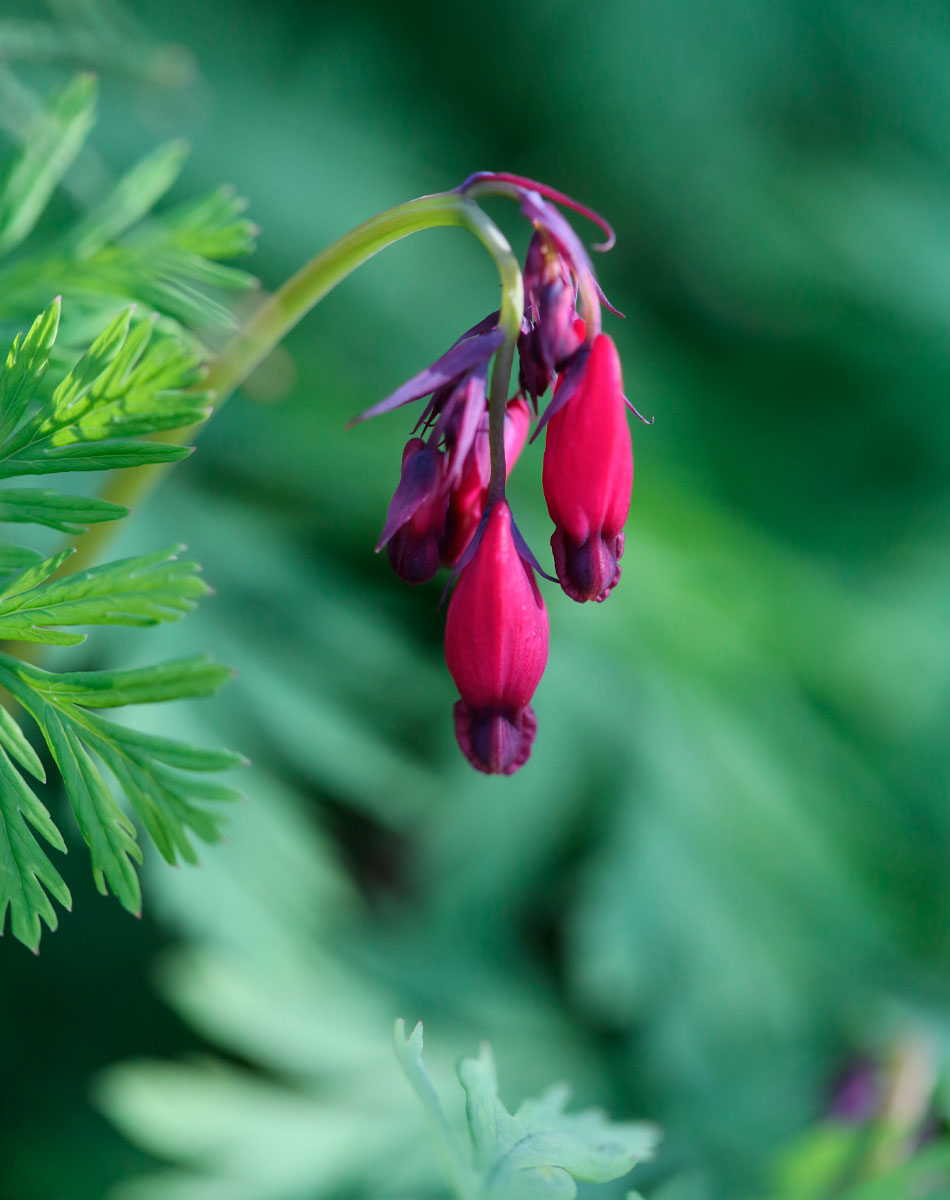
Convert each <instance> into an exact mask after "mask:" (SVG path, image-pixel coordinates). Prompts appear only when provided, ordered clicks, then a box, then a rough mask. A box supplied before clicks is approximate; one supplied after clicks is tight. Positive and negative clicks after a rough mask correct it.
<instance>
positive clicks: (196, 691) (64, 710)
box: [0, 654, 244, 948]
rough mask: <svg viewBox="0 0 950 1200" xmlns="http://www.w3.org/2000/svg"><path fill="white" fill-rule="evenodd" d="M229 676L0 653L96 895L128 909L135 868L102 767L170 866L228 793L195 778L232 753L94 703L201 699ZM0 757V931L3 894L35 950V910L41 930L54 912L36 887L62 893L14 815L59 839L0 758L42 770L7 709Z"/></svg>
mask: <svg viewBox="0 0 950 1200" xmlns="http://www.w3.org/2000/svg"><path fill="white" fill-rule="evenodd" d="M230 674H231V673H230V672H229V671H228V670H226V669H225V668H223V667H221V666H220V665H218V664H216V663H213V662H211V660H209V659H207V658H197V659H183V660H179V661H178V662H170V663H162V664H160V665H158V666H156V667H148V668H142V669H139V670H134V671H86V672H74V673H72V674H55V673H52V672H49V671H44V670H42V669H41V668H39V667H34V666H31V665H29V664H27V663H22V662H19V661H18V660H17V659H15V658H13V657H11V656H10V655H7V654H0V684H2V685H3V687H5V688H6V689H7V691H8V692H9V693H10V694H11V695H12V696H13V697H14V699H16V700H17V702H18V703H19V704H20V705H21V706H22V707H23V709H24V710H25V711H26V712H28V713H29V714H30V716H31V717H32V718H33V720H34V721H35V722H36V724H37V726H38V728H39V730H40V732H41V734H42V735H43V738H44V740H45V741H46V744H47V746H48V747H49V749H50V752H51V754H52V756H53V759H54V761H55V763H56V766H57V769H58V771H59V773H60V775H61V776H62V778H63V783H64V786H65V788H66V794H67V796H68V797H69V801H70V805H71V807H72V810H73V813H74V815H75V817H76V822H77V824H78V826H79V829H80V831H81V833H82V836H83V838H84V840H85V841H86V843H87V845H88V846H89V849H90V852H91V855H92V869H93V877H94V879H95V882H96V886H97V887H98V888H99V890H100V891H101V892H103V893H105V892H107V891H111V892H113V893H114V894H115V896H116V897H117V898H118V899H119V901H120V902H121V903H122V904H123V905H124V906H125V907H126V908H127V909H129V911H130V912H138V911H139V909H140V906H141V889H140V885H139V880H138V874H137V871H136V864H137V863H139V862H141V861H142V850H141V847H140V846H139V843H138V840H137V837H136V830H135V825H134V824H133V822H132V819H131V818H130V816H129V815H128V814H127V813H126V812H125V811H124V810H123V809H122V807H121V806H120V805H119V803H118V802H117V800H116V797H115V795H114V794H113V791H112V788H111V787H110V786H109V784H108V782H107V779H106V776H105V775H104V774H103V768H105V770H106V771H107V772H108V773H109V775H110V776H111V777H112V779H113V780H114V781H115V783H116V784H117V785H118V787H119V789H120V790H121V793H122V794H123V795H124V796H125V797H126V798H127V799H128V800H129V802H130V803H131V805H132V809H133V811H134V813H135V815H136V816H137V817H138V818H139V820H140V821H141V822H142V824H143V826H144V827H145V829H146V831H147V832H148V834H149V835H150V837H151V838H152V840H153V841H154V843H155V845H156V846H157V848H158V850H159V851H160V853H161V854H162V855H163V856H164V857H165V858H166V859H167V860H168V861H169V862H172V863H174V862H177V861H178V860H179V859H184V860H185V861H188V862H195V861H196V858H197V856H196V854H195V850H194V846H193V845H192V842H191V838H190V835H194V836H195V837H197V838H200V839H201V840H202V841H205V842H214V841H218V840H219V839H220V837H221V823H222V817H221V814H220V812H219V811H218V810H217V808H216V806H218V805H220V804H222V803H228V802H232V801H234V800H237V799H239V797H240V794H239V793H238V792H237V791H235V789H233V788H231V787H228V786H227V785H225V784H220V783H216V782H210V781H208V780H207V779H205V778H202V777H201V776H204V775H207V774H208V773H209V772H217V771H222V770H228V769H230V768H232V767H235V766H239V765H241V764H242V763H243V761H244V760H243V759H242V758H241V757H240V756H239V755H236V754H233V753H231V752H230V751H225V750H203V749H198V748H196V747H193V746H189V745H187V744H185V743H181V742H177V741H174V740H171V739H168V738H159V737H154V736H152V735H150V734H145V733H140V732H136V731H134V730H131V729H128V728H126V727H124V726H122V725H117V724H115V723H114V722H111V721H107V720H105V719H104V718H103V717H101V716H99V715H98V714H97V713H96V712H95V711H94V710H95V709H96V708H112V707H118V706H119V705H125V704H139V703H154V702H156V701H161V700H176V699H181V698H183V697H185V696H199V695H201V696H203V695H209V694H211V693H212V692H214V691H216V690H217V689H218V688H219V687H220V686H221V685H222V684H223V683H224V682H226V681H227V680H228V679H229V678H230ZM90 710H93V711H90ZM7 751H9V755H8V754H7ZM0 755H2V759H0V783H3V784H4V793H5V792H6V791H7V790H9V793H10V797H11V799H10V801H9V803H6V804H5V805H0V817H2V819H3V827H2V829H0V868H2V882H0V928H2V914H3V912H4V911H5V905H4V899H6V904H7V905H9V906H10V908H11V911H12V914H13V918H12V922H11V924H12V928H13V933H14V936H16V937H18V938H20V940H21V941H24V942H25V943H26V944H27V945H29V946H31V947H33V948H35V947H36V945H37V943H38V941H39V933H40V925H39V920H40V918H42V919H43V920H45V921H46V923H47V925H49V927H50V928H53V927H54V926H55V914H54V913H52V910H51V908H50V905H49V900H48V897H47V896H46V894H45V893H44V892H43V890H42V888H41V887H40V884H42V885H43V886H44V887H45V888H46V889H47V890H48V891H49V892H50V893H51V894H52V895H53V896H54V897H55V898H56V899H60V900H62V896H63V895H65V896H66V899H65V900H62V902H63V903H68V893H67V892H65V887H64V885H62V881H61V880H59V877H58V875H57V874H56V872H55V870H54V868H53V867H52V865H51V864H50V863H49V862H48V860H46V858H45V855H44V854H43V851H42V850H41V849H40V848H39V845H38V844H37V842H36V840H35V838H33V837H32V835H31V834H30V833H29V830H28V829H27V828H26V827H25V826H24V816H25V817H26V818H28V819H29V820H30V821H31V822H32V824H33V825H34V826H35V827H36V828H37V829H38V830H39V832H41V833H42V834H43V836H44V837H46V838H47V840H48V841H49V842H50V843H51V844H52V845H54V846H56V847H57V848H58V849H65V847H64V846H63V844H62V838H61V836H60V834H59V831H58V830H57V829H56V827H55V826H54V825H53V824H52V822H51V821H50V820H49V816H48V814H47V813H46V810H45V809H44V808H43V807H42V805H40V804H39V801H38V800H36V798H35V797H34V796H33V794H32V792H31V791H30V789H29V787H28V786H27V784H26V783H25V781H24V779H23V777H22V775H21V774H20V772H19V771H18V769H17V767H16V765H15V764H14V763H13V762H12V761H11V756H12V757H15V758H16V759H17V760H18V762H19V764H20V766H21V767H23V768H24V769H25V770H27V771H29V772H30V773H32V774H37V773H39V774H40V775H41V773H42V766H41V765H40V763H39V760H38V759H37V757H36V755H35V753H34V752H33V750H32V748H31V747H30V746H29V743H28V742H27V741H26V739H25V738H24V737H23V734H22V732H21V731H20V730H19V727H18V726H17V725H16V722H15V721H13V719H12V717H10V716H9V714H4V716H3V718H2V719H0ZM196 775H197V776H198V778H195V776H196ZM7 784H8V785H9V787H8V788H7V786H6V785H7ZM31 881H32V882H31ZM57 881H58V882H57Z"/></svg>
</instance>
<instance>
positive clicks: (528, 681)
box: [445, 500, 548, 775]
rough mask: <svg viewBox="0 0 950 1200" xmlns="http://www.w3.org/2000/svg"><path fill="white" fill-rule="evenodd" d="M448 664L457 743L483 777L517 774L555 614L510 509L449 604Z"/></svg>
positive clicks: (497, 514) (532, 725)
mask: <svg viewBox="0 0 950 1200" xmlns="http://www.w3.org/2000/svg"><path fill="white" fill-rule="evenodd" d="M445 658H446V662H447V664H448V668H449V671H450V672H451V675H452V678H453V679H454V680H455V684H456V686H457V687H458V690H459V692H460V694H461V697H462V698H461V700H459V701H458V702H457V703H456V705H455V710H454V715H455V736H456V738H457V739H458V743H459V746H460V747H461V749H462V753H463V754H464V755H465V757H466V758H467V759H468V761H469V762H470V763H471V764H472V766H473V767H476V768H477V769H478V770H479V771H484V772H485V773H486V774H489V775H512V774H513V773H514V772H515V771H517V770H518V768H519V767H521V766H523V765H524V763H525V762H527V760H528V758H529V756H530V754H531V745H532V742H533V741H534V735H535V732H536V730H537V720H536V718H535V715H534V710H533V709H532V708H531V706H530V703H529V702H530V700H531V697H532V696H533V695H534V691H535V688H536V687H537V686H538V683H539V682H540V680H541V676H542V674H543V673H544V667H545V664H546V663H547V658H548V615H547V611H546V609H545V607H544V601H543V600H542V599H541V593H540V592H539V591H538V585H537V582H536V581H535V578H534V572H533V571H532V569H531V567H530V566H528V564H527V563H525V562H524V561H523V559H522V558H521V555H520V553H519V551H518V548H517V546H516V545H515V539H514V535H513V523H512V519H511V510H510V509H509V507H508V505H507V504H506V503H505V502H504V501H503V500H499V501H496V502H495V503H494V504H492V506H491V508H490V509H489V512H488V515H487V517H486V520H485V524H484V526H483V528H482V530H481V531H480V533H479V535H478V542H477V544H476V546H475V549H474V552H473V553H472V557H471V559H470V560H469V562H468V564H467V565H466V566H465V567H463V569H462V573H461V575H460V577H459V581H458V583H457V584H456V587H455V591H454V592H453V593H452V598H451V600H450V602H449V612H448V618H447V621H446V628H445Z"/></svg>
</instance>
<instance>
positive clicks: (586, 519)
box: [542, 334, 633, 601]
mask: <svg viewBox="0 0 950 1200" xmlns="http://www.w3.org/2000/svg"><path fill="white" fill-rule="evenodd" d="M583 372H584V373H583V376H582V377H581V379H580V381H579V383H578V384H577V386H576V389H575V391H574V393H573V395H572V396H571V399H570V400H569V401H568V402H567V404H565V405H564V406H563V408H560V409H559V410H558V411H557V412H555V413H554V415H553V416H552V417H551V419H550V421H549V422H548V426H547V439H546V441H545V447H544V466H543V474H542V481H543V485H544V496H545V499H546V501H547V505H548V512H549V513H550V514H551V519H552V520H553V521H554V524H555V531H554V535H553V536H552V538H551V548H552V550H553V551H554V565H555V569H556V571H557V576H558V579H559V580H560V582H561V586H562V588H563V589H564V591H565V592H566V593H567V594H568V595H569V596H570V597H571V598H572V599H574V600H580V601H584V600H604V599H606V597H607V595H608V594H609V592H610V591H611V590H612V589H613V588H614V587H615V586H616V584H617V581H618V580H619V578H620V562H619V560H620V557H621V555H622V554H623V532H622V530H623V525H624V522H625V521H626V519H627V513H628V512H629V510H630V492H631V488H632V486H633V445H632V441H631V438H630V427H629V425H628V424H627V414H626V405H625V402H624V397H623V381H622V379H621V374H620V360H619V358H618V357H617V349H616V347H615V346H614V343H613V342H612V341H611V339H610V338H609V337H607V335H606V334H599V335H598V336H597V338H595V340H594V344H593V346H592V348H591V351H590V354H589V356H588V358H587V361H586V363H585V364H584V368H583ZM555 399H556V395H555Z"/></svg>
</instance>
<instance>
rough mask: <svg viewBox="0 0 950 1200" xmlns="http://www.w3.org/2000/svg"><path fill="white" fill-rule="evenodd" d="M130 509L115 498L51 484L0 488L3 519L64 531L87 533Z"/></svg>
mask: <svg viewBox="0 0 950 1200" xmlns="http://www.w3.org/2000/svg"><path fill="white" fill-rule="evenodd" d="M128 513H129V510H128V509H127V508H125V507H124V506H123V505H121V504H113V503H112V501H111V500H99V499H97V498H96V497H87V496H70V495H68V494H67V493H64V492H53V491H50V490H49V489H48V488H0V521H11V522H20V523H26V524H32V525H46V526H47V527H48V528H49V529H58V530H59V532H60V533H85V532H86V530H87V529H88V528H89V526H90V525H95V524H98V523H99V522H100V521H116V520H118V519H119V518H121V517H125V516H128Z"/></svg>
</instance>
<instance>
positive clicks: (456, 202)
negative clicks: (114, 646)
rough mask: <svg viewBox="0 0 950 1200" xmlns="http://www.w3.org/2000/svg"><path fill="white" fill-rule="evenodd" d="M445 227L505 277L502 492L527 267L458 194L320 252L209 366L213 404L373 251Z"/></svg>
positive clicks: (90, 536) (120, 486) (497, 376)
mask: <svg viewBox="0 0 950 1200" xmlns="http://www.w3.org/2000/svg"><path fill="white" fill-rule="evenodd" d="M439 226H457V227H459V228H462V229H467V230H468V231H469V232H470V233H472V234H474V235H475V237H477V238H478V240H479V241H480V242H481V243H482V245H483V246H484V247H485V248H486V249H487V250H488V252H489V253H490V254H491V255H492V257H493V258H494V260H495V263H496V265H497V267H498V273H499V275H500V277H501V304H500V316H499V323H500V327H501V328H502V329H503V330H504V332H505V341H504V342H503V343H502V345H501V347H500V348H499V350H498V351H497V353H496V356H495V365H494V369H493V371H492V379H491V387H490V394H489V414H490V415H489V421H490V433H489V441H490V445H491V465H492V487H493V488H496V489H497V488H499V487H500V489H501V491H500V494H502V495H503V494H504V482H505V404H506V402H507V398H508V397H507V392H508V380H509V377H510V374H511V364H512V359H513V356H514V349H515V345H516V343H517V339H518V333H519V332H520V329H521V319H522V311H523V305H524V292H523V286H522V282H521V272H520V270H519V268H518V263H517V260H516V259H515V257H514V254H513V253H512V250H511V247H510V246H509V245H508V242H507V240H506V239H505V237H504V235H503V234H502V232H501V230H500V229H499V228H498V227H497V225H495V223H494V222H493V221H492V220H491V219H490V218H489V217H488V216H486V215H485V213H484V212H483V211H482V210H481V209H480V208H479V207H478V205H477V204H476V203H475V202H474V201H473V200H471V199H469V198H468V197H467V196H462V195H459V193H458V192H438V193H436V194H435V195H432V196H422V197H420V198H419V199H418V200H410V201H409V202H408V203H407V204H400V205H399V206H398V207H396V208H391V209H389V210H387V211H386V212H384V213H380V214H379V215H378V216H375V217H372V218H370V220H368V221H364V222H363V224H362V225H357V226H356V228H355V229H351V230H350V232H349V233H346V234H344V235H343V237H341V238H339V239H338V240H337V241H335V242H334V243H333V244H332V245H331V246H328V247H327V248H326V250H323V251H321V252H320V253H319V254H318V255H317V256H316V257H315V258H312V259H311V260H310V262H308V263H307V264H306V265H305V266H303V267H301V269H300V270H299V271H298V272H297V273H296V275H294V276H292V277H291V278H290V279H288V280H287V282H286V283H285V284H284V285H283V286H282V287H280V288H279V289H278V290H277V291H276V292H274V294H273V295H271V296H269V297H268V298H267V300H265V302H264V303H263V304H262V305H261V307H260V308H259V309H258V310H257V312H255V313H254V315H253V316H252V317H251V318H250V320H249V321H248V322H247V323H246V324H245V325H244V326H243V327H242V328H241V329H240V330H239V331H238V332H237V333H236V334H235V336H234V337H233V338H232V340H231V341H230V342H229V343H228V344H227V345H226V346H225V347H224V349H223V350H222V351H221V353H220V354H219V355H218V356H217V358H215V359H214V360H213V361H212V362H211V364H210V366H209V369H208V373H207V376H206V377H205V378H204V379H203V380H202V381H201V385H200V386H201V388H202V390H204V389H205V388H207V389H210V390H211V391H213V393H214V401H213V406H214V408H216V409H217V408H220V406H221V405H222V404H223V403H224V402H225V400H227V398H228V397H229V396H230V395H231V393H232V392H233V391H234V390H235V388H237V387H239V386H240V385H241V384H242V383H243V382H244V380H245V379H247V377H248V375H250V373H251V372H252V371H253V370H254V368H255V367H257V366H258V365H259V364H260V362H261V361H262V360H263V359H264V358H266V357H267V355H268V354H269V353H270V352H271V351H272V350H273V349H274V347H275V346H277V345H278V344H279V343H280V342H281V341H282V340H283V338H284V337H285V336H286V335H287V334H288V333H289V332H290V330H291V329H293V328H294V326H295V325H297V324H298V322H299V321H300V320H302V318H303V317H305V316H306V314H307V313H308V312H309V311H310V310H311V309H312V308H313V307H314V305H316V304H318V303H319V302H320V301H321V300H322V299H323V297H324V296H326V294H327V293H328V292H330V291H332V289H333V288H334V287H336V285H337V284H338V283H340V282H342V280H344V279H345V278H346V277H347V276H348V275H350V274H351V273H352V272H353V271H355V270H356V268H357V267H359V266H362V264H363V263H365V262H366V261H367V260H368V259H370V258H372V257H373V255H374V254H378V253H379V251H380V250H383V249H385V248H386V247H387V246H391V245H392V244H393V243H394V242H398V241H400V240H401V239H402V238H404V237H408V236H409V234H411V233H418V232H419V231H420V230H423V229H435V228H438V227H439ZM160 436H162V439H163V440H165V441H169V442H175V443H179V442H182V441H185V440H186V439H187V437H188V436H189V431H188V430H174V431H172V432H170V433H167V434H165V435H160ZM167 469H168V468H167V467H166V466H165V465H155V466H150V467H140V468H137V469H136V470H133V471H123V472H121V473H120V474H118V475H116V476H115V477H114V478H113V479H112V481H111V482H110V484H109V486H108V487H107V488H106V489H105V490H104V492H103V497H104V498H105V499H108V500H112V501H114V502H115V503H117V504H124V505H126V506H129V507H132V506H134V505H135V504H136V503H140V502H141V500H142V499H143V497H144V496H145V495H147V494H148V493H149V492H150V491H151V490H152V489H153V488H154V487H155V486H156V484H157V483H158V481H159V480H160V479H161V478H162V476H163V474H164V472H165V471H166V470H167ZM109 536H110V534H109V526H107V525H104V524H103V525H96V526H93V528H92V529H91V530H90V531H89V532H88V533H87V534H85V535H84V536H83V537H82V538H81V539H80V541H79V543H78V546H77V553H76V554H75V555H73V557H72V558H71V559H70V560H69V564H68V570H69V571H70V573H72V572H73V571H77V570H82V569H83V568H84V567H86V566H88V565H90V564H91V563H92V562H94V561H95V560H96V559H97V558H98V555H99V553H100V550H101V548H102V544H103V543H104V542H105V541H106V540H107V538H108V537H109Z"/></svg>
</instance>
